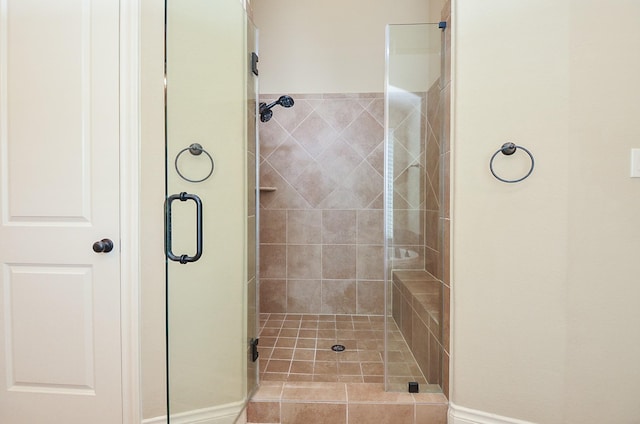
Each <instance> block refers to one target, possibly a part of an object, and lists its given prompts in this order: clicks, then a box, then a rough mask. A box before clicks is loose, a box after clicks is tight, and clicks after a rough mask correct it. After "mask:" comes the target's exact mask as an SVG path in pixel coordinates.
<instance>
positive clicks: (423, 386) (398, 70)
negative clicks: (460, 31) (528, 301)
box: [385, 23, 442, 392]
mask: <svg viewBox="0 0 640 424" xmlns="http://www.w3.org/2000/svg"><path fill="white" fill-rule="evenodd" d="M440 51H441V31H440V29H439V25H438V24H437V23H434V24H411V25H389V26H388V27H387V57H386V86H385V121H386V122H385V248H386V252H387V255H386V260H385V285H386V296H387V297H386V300H387V301H386V313H385V318H386V324H387V325H386V328H387V332H386V343H385V357H386V360H385V387H386V389H387V390H390V391H407V390H419V391H420V392H426V391H430V392H432V391H440V390H441V388H440V384H441V357H442V354H441V352H442V342H441V340H442V337H441V335H442V328H441V316H442V284H441V282H440V281H439V278H440V275H439V273H440V269H441V266H440V263H441V257H440V256H441V252H442V237H441V236H442V231H441V228H442V224H441V223H440V220H439V217H440V215H441V213H440V208H441V206H440V205H441V202H440V198H441V194H440V193H441V187H440V186H441V182H440V181H441V178H440V165H439V163H440V160H441V158H440V156H441V148H440V140H441V137H440V127H441V125H440V122H441V121H442V119H441V118H440V117H439V116H440V115H439V113H441V110H440V109H441V108H440V106H439V105H440V100H439V96H440V87H439V82H440V75H441V57H440ZM409 383H417V385H418V386H417V387H416V385H415V384H412V385H410V384H409Z"/></svg>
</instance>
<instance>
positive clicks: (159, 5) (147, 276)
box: [140, 0, 167, 418]
mask: <svg viewBox="0 0 640 424" xmlns="http://www.w3.org/2000/svg"><path fill="white" fill-rule="evenodd" d="M141 7H142V10H141V17H142V19H141V31H140V34H141V44H142V48H141V73H142V75H141V79H140V81H141V140H142V145H141V150H142V154H141V155H140V157H141V164H140V166H141V190H140V193H141V196H142V199H141V201H140V209H141V210H140V213H141V216H143V217H144V219H142V220H140V225H141V228H140V234H141V244H142V246H143V249H142V251H141V253H140V269H141V275H140V281H141V287H140V291H141V296H140V297H141V314H142V316H141V356H142V364H141V372H142V416H143V417H144V418H152V417H158V416H162V415H164V414H166V411H167V406H166V369H165V326H164V322H165V312H164V302H165V273H164V270H165V267H164V249H163V247H164V234H163V232H162V228H164V213H163V209H162V205H163V202H164V182H163V178H160V176H163V175H164V157H165V152H164V97H163V93H164V81H163V75H164V50H163V49H164V1H163V0H144V1H142V3H141Z"/></svg>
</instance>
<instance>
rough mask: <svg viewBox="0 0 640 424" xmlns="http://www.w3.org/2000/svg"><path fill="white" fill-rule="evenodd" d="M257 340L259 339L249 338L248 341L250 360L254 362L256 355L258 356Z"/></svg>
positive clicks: (256, 358)
mask: <svg viewBox="0 0 640 424" xmlns="http://www.w3.org/2000/svg"><path fill="white" fill-rule="evenodd" d="M259 341H260V339H251V341H250V342H249V344H250V345H251V361H252V362H256V361H257V360H258V356H260V353H258V342H259Z"/></svg>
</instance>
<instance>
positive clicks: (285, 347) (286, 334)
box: [259, 314, 439, 392]
mask: <svg viewBox="0 0 640 424" xmlns="http://www.w3.org/2000/svg"><path fill="white" fill-rule="evenodd" d="M259 337H260V344H259V352H260V379H261V380H262V381H282V382H292V381H307V382H309V381H313V382H343V383H383V381H384V363H383V356H384V317H383V316H381V315H310V314H260V335H259ZM388 343H389V352H388V360H389V367H388V368H389V369H388V372H389V376H388V377H389V383H390V389H391V390H393V391H405V392H406V391H407V383H408V382H409V381H417V382H418V383H420V391H421V392H427V391H439V387H437V386H436V387H430V386H429V385H428V384H427V380H426V379H425V377H424V375H423V374H422V372H421V371H420V368H419V367H418V365H417V363H416V361H415V359H414V357H413V355H412V354H411V351H410V350H409V348H408V346H407V343H406V342H405V341H404V338H403V337H402V334H401V333H400V331H399V329H398V327H397V326H396V324H395V322H393V320H391V322H390V323H389V342H388ZM336 344H341V345H344V346H345V348H346V349H345V350H344V351H342V352H334V351H333V350H332V349H331V347H332V346H334V345H336Z"/></svg>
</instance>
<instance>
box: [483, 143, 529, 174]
mask: <svg viewBox="0 0 640 424" xmlns="http://www.w3.org/2000/svg"><path fill="white" fill-rule="evenodd" d="M518 149H521V150H524V152H525V153H526V154H528V155H529V159H531V168H530V169H529V172H527V174H526V175H525V176H524V177H522V178H518V179H517V180H505V179H504V178H501V177H499V176H498V175H497V174H496V173H495V171H494V170H493V160H494V159H495V158H496V156H497V155H498V153H500V152H502V154H503V155H505V156H511V155H512V154H514V153H515V152H516V150H518ZM534 166H535V160H534V159H533V155H532V154H531V152H530V151H529V150H527V149H525V148H524V147H522V146H516V145H515V143H511V142H508V143H504V144H503V145H502V147H500V149H498V151H496V152H495V153H494V154H493V156H491V160H490V161H489V170H490V171H491V173H492V174H493V176H494V177H496V178H497V179H498V180H500V181H502V182H503V183H518V182H520V181H522V180H524V179H526V178H527V177H528V176H529V175H531V173H532V172H533V167H534Z"/></svg>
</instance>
